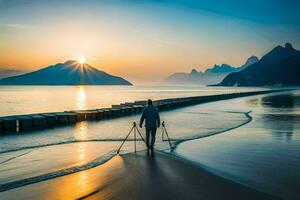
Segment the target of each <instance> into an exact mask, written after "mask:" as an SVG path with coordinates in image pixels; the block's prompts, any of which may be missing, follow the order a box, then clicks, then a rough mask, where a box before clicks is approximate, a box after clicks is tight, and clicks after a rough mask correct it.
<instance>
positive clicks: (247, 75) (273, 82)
mask: <svg viewBox="0 0 300 200" xmlns="http://www.w3.org/2000/svg"><path fill="white" fill-rule="evenodd" d="M299 74H300V51H298V50H296V49H294V48H293V46H292V45H291V44H289V43H287V44H286V45H285V47H282V46H277V47H275V48H274V49H272V50H271V51H270V52H269V53H267V54H266V55H265V56H263V57H262V58H261V59H260V60H259V61H258V62H256V63H254V64H252V65H250V66H248V67H247V68H245V69H243V70H242V71H240V72H234V73H231V74H229V75H228V76H226V77H225V78H224V79H223V81H222V82H221V83H220V84H218V85H220V86H297V85H300V78H299Z"/></svg>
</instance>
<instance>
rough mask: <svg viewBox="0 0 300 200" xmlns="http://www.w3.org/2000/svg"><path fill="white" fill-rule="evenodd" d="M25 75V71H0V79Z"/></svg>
mask: <svg viewBox="0 0 300 200" xmlns="http://www.w3.org/2000/svg"><path fill="white" fill-rule="evenodd" d="M24 73H26V72H25V71H19V70H14V69H0V78H6V77H10V76H17V75H20V74H24Z"/></svg>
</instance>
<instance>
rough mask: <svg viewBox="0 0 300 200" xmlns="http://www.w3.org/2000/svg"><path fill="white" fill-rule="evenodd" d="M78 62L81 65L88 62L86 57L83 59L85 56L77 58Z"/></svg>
mask: <svg viewBox="0 0 300 200" xmlns="http://www.w3.org/2000/svg"><path fill="white" fill-rule="evenodd" d="M77 61H78V62H79V63H80V64H84V63H85V61H86V59H85V57H83V56H79V57H78V58H77Z"/></svg>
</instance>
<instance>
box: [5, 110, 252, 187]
mask: <svg viewBox="0 0 300 200" xmlns="http://www.w3.org/2000/svg"><path fill="white" fill-rule="evenodd" d="M250 112H251V111H249V112H232V113H240V114H244V115H245V117H246V120H245V121H243V122H242V123H240V124H238V125H235V126H232V127H229V128H227V129H222V130H220V131H216V132H211V133H208V134H205V135H195V136H190V137H189V136H187V137H184V138H180V139H176V138H170V140H171V143H172V146H173V149H172V150H171V152H172V151H173V150H174V149H176V147H177V146H178V145H179V144H180V143H182V142H185V141H189V140H195V139H199V138H204V137H209V136H212V135H216V134H221V133H225V132H227V131H230V130H233V129H236V128H239V127H241V126H244V125H246V124H248V123H249V122H251V121H252V117H251V115H250ZM123 140H124V138H106V139H89V140H73V141H65V142H58V143H51V144H42V145H36V146H28V147H22V148H18V149H13V150H8V151H5V152H1V153H0V154H4V153H8V152H13V151H20V150H25V149H35V148H42V147H48V146H55V145H64V144H71V143H79V142H115V141H123ZM139 140H141V139H139ZM128 141H133V139H128ZM164 150H167V149H164ZM164 150H161V151H164ZM30 152H31V151H29V152H27V153H30ZM27 153H25V154H27ZM22 155H23V154H21V155H19V156H22ZM115 155H116V150H113V151H110V152H108V153H106V154H105V155H103V156H100V157H98V158H96V159H94V160H93V161H91V162H88V163H86V164H83V165H79V166H74V167H71V168H66V169H62V170H58V171H54V172H50V173H47V174H43V175H39V176H35V177H30V178H26V179H22V180H17V181H13V182H8V183H4V184H0V192H3V191H7V190H11V189H14V188H18V187H22V186H25V185H29V184H33V183H37V182H41V181H45V180H49V179H53V178H57V177H61V176H65V175H68V174H72V173H75V172H79V171H83V170H87V169H91V168H93V167H96V166H99V165H101V164H103V163H105V162H107V161H109V160H110V159H111V158H113V157H114V156H115ZM13 158H14V157H13ZM9 160H10V159H9ZM7 161H8V160H7ZM7 161H4V162H7Z"/></svg>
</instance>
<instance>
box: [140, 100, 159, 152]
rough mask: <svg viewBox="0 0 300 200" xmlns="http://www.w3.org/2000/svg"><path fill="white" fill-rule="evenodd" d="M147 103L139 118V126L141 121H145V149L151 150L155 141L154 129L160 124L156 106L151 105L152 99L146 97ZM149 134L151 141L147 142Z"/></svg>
mask: <svg viewBox="0 0 300 200" xmlns="http://www.w3.org/2000/svg"><path fill="white" fill-rule="evenodd" d="M147 104H148V105H147V106H146V107H145V108H144V110H143V113H142V116H141V120H140V127H141V128H142V127H143V123H144V121H145V128H146V145H147V149H148V150H149V148H150V149H151V151H153V146H154V143H155V136H156V130H157V128H159V126H160V118H159V113H158V110H157V108H156V107H155V106H154V105H152V100H151V99H148V103H147ZM150 135H151V142H150V144H149V139H150Z"/></svg>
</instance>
